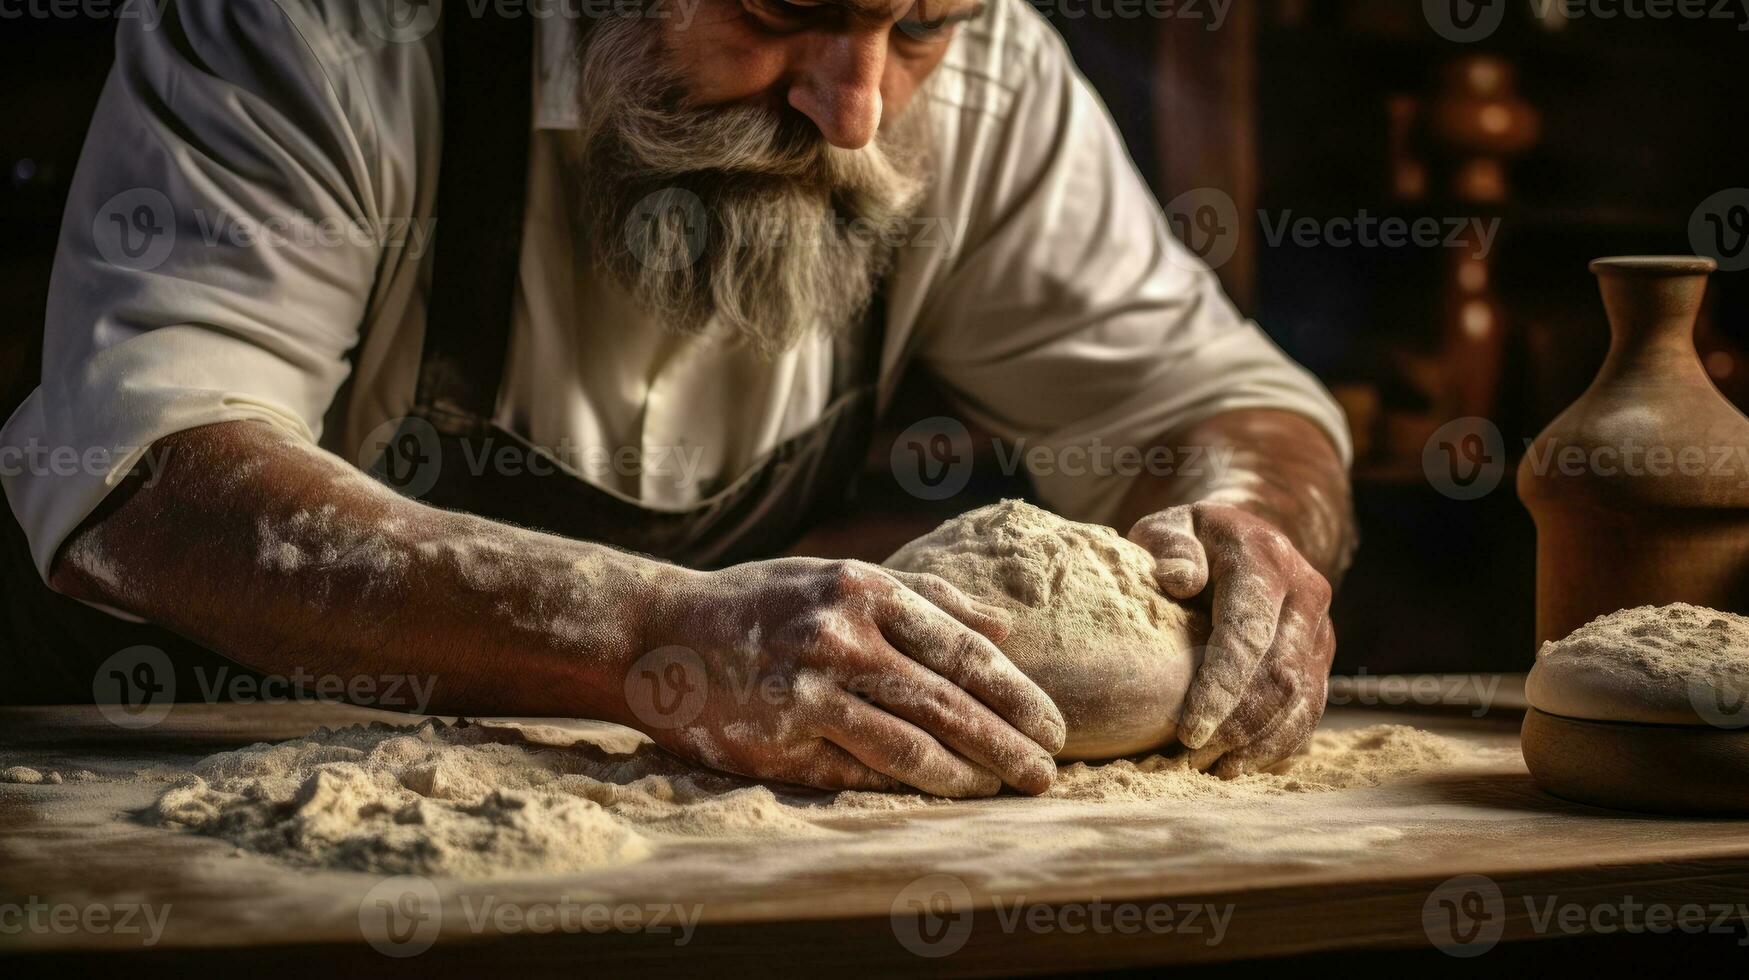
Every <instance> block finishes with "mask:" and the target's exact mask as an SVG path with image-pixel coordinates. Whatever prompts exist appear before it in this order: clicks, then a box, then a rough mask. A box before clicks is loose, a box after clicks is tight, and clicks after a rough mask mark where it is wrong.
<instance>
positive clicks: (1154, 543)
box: [1129, 503, 1336, 778]
mask: <svg viewBox="0 0 1749 980" xmlns="http://www.w3.org/2000/svg"><path fill="white" fill-rule="evenodd" d="M1129 537H1130V540H1132V541H1134V542H1136V543H1137V544H1139V545H1141V546H1142V547H1144V548H1147V549H1148V550H1149V551H1150V552H1152V553H1153V554H1154V556H1155V557H1156V558H1157V559H1158V564H1157V565H1156V566H1155V571H1154V574H1155V578H1156V580H1157V581H1158V583H1159V586H1160V589H1161V591H1163V592H1165V593H1166V594H1167V595H1169V596H1171V597H1172V598H1174V599H1177V600H1179V601H1189V600H1191V599H1194V598H1196V597H1198V596H1203V595H1205V594H1206V595H1207V601H1208V603H1209V604H1210V606H1211V607H1212V611H1213V617H1214V632H1213V633H1212V634H1211V635H1210V637H1209V645H1208V651H1207V655H1206V656H1205V657H1204V659H1203V662H1202V664H1201V665H1200V666H1199V667H1198V668H1197V672H1196V677H1195V678H1194V679H1193V680H1192V682H1191V687H1190V693H1189V695H1188V697H1186V699H1185V702H1184V718H1183V720H1182V723H1181V724H1180V726H1179V740H1180V741H1182V742H1183V743H1184V744H1185V746H1186V747H1187V748H1189V749H1190V750H1191V755H1190V761H1191V764H1192V765H1194V766H1195V767H1196V768H1198V769H1205V770H1212V771H1213V772H1214V773H1215V774H1216V775H1219V776H1222V777H1227V778H1230V777H1233V776H1239V775H1243V774H1244V773H1248V772H1257V771H1260V770H1263V769H1266V768H1268V767H1269V766H1271V765H1273V764H1275V763H1277V762H1279V761H1281V760H1282V759H1285V758H1287V757H1288V756H1289V755H1292V754H1293V753H1294V752H1295V751H1297V750H1298V749H1299V748H1300V747H1301V746H1303V745H1305V744H1306V742H1307V741H1308V740H1309V739H1310V738H1311V736H1312V731H1313V730H1314V729H1315V728H1317V725H1318V720H1319V719H1320V718H1322V717H1323V714H1324V697H1325V689H1326V686H1327V683H1328V677H1329V673H1330V662H1331V660H1332V658H1333V657H1334V656H1335V653H1336V634H1335V632H1334V630H1332V628H1331V626H1330V583H1329V581H1328V580H1327V579H1325V578H1324V576H1323V575H1321V574H1319V572H1318V570H1317V569H1315V568H1313V567H1312V565H1311V563H1310V562H1308V561H1307V560H1306V559H1305V557H1304V556H1302V555H1301V554H1300V552H1299V549H1297V548H1296V547H1294V544H1293V542H1292V541H1290V540H1288V538H1287V536H1286V535H1285V534H1283V533H1282V532H1281V531H1279V530H1277V529H1276V528H1275V527H1274V526H1272V525H1271V524H1270V523H1269V522H1267V521H1265V520H1264V519H1262V518H1260V517H1258V516H1256V515H1254V514H1252V513H1250V512H1248V511H1245V510H1241V509H1239V508H1237V507H1232V506H1227V505H1223V504H1215V503H1198V504H1190V505H1186V506H1180V507H1172V508H1169V509H1167V510H1163V511H1161V512H1159V513H1157V514H1153V515H1151V516H1148V517H1144V518H1142V519H1141V520H1140V521H1138V522H1136V524H1135V526H1134V527H1133V528H1131V530H1130V533H1129Z"/></svg>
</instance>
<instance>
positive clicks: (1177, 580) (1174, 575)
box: [1129, 507, 1209, 601]
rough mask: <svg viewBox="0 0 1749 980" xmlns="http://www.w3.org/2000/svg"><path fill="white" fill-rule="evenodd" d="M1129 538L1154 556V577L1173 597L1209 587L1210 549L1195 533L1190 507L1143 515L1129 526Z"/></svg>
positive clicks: (1180, 597) (1182, 597)
mask: <svg viewBox="0 0 1749 980" xmlns="http://www.w3.org/2000/svg"><path fill="white" fill-rule="evenodd" d="M1129 539H1130V540H1131V541H1134V542H1135V543H1136V544H1139V545H1141V546H1142V547H1143V548H1146V549H1147V550H1148V553H1149V554H1151V555H1153V556H1154V559H1155V564H1154V581H1155V583H1156V584H1157V585H1158V586H1159V588H1160V591H1162V592H1164V593H1166V594H1167V595H1169V596H1171V597H1172V598H1174V599H1178V600H1181V601H1182V600H1185V599H1191V598H1195V597H1196V596H1198V595H1201V594H1202V590H1203V589H1206V588H1208V582H1209V561H1208V552H1207V551H1206V550H1204V548H1203V546H1202V539H1200V538H1198V537H1197V535H1196V522H1195V517H1194V515H1193V514H1192V512H1191V509H1190V508H1189V507H1174V508H1172V509H1171V510H1167V511H1162V512H1161V513H1158V514H1154V515H1151V516H1149V517H1144V518H1142V519H1141V520H1139V521H1137V522H1136V524H1135V526H1134V527H1132V528H1130V533H1129Z"/></svg>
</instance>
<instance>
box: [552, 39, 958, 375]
mask: <svg viewBox="0 0 1749 980" xmlns="http://www.w3.org/2000/svg"><path fill="white" fill-rule="evenodd" d="M580 75H581V86H582V92H583V103H584V108H583V118H582V120H581V122H580V125H579V128H578V134H577V142H576V144H575V147H574V153H575V157H576V159H575V160H574V164H575V167H576V173H577V174H578V179H579V180H580V181H581V194H580V201H581V206H582V209H583V215H582V217H583V219H584V227H585V228H586V229H587V237H588V239H589V242H588V246H587V247H588V248H589V249H590V250H591V253H592V255H591V257H592V259H593V261H594V264H595V267H596V268H598V269H601V270H603V271H605V272H606V273H608V274H609V275H610V276H611V277H612V278H613V280H614V281H615V282H617V283H618V285H619V286H620V287H621V288H622V289H624V290H625V291H626V292H627V293H628V294H629V295H630V296H631V297H632V298H633V300H634V301H635V302H637V303H638V305H639V306H641V307H642V308H644V309H645V310H647V311H648V312H649V313H650V314H652V315H654V316H655V317H657V318H659V319H660V320H661V321H662V322H663V323H664V324H665V325H666V326H667V327H668V328H669V329H671V330H674V331H676V332H679V333H682V334H688V335H698V334H702V333H704V332H706V331H707V329H713V324H714V329H715V330H720V331H721V332H722V333H723V335H724V336H726V337H728V338H731V339H734V340H739V341H741V342H744V343H746V344H747V345H749V346H751V347H752V348H753V349H755V350H757V351H758V352H759V353H760V354H762V355H763V356H766V357H773V356H776V355H777V354H779V353H781V352H783V351H787V350H790V349H792V348H793V347H795V346H796V344H797V343H799V342H800V341H801V340H802V338H803V337H805V336H806V335H807V334H808V333H809V332H811V331H815V330H823V331H832V332H836V331H838V330H841V329H843V328H845V327H846V326H847V325H849V324H852V323H855V322H858V321H859V320H860V319H861V318H862V316H863V314H864V312H865V311H866V310H867V308H868V305H869V302H870V300H871V299H872V298H873V296H874V293H875V290H876V289H877V288H879V285H880V283H881V281H882V280H883V279H884V278H885V276H886V274H887V272H888V271H889V269H890V268H891V266H892V263H893V256H894V253H895V251H896V249H897V248H898V247H900V246H901V245H903V244H904V243H905V242H906V241H907V240H908V238H909V235H910V232H911V219H912V216H913V214H914V213H915V211H916V209H917V207H918V206H919V204H920V203H921V201H922V198H923V192H924V190H925V188H926V186H927V183H928V180H927V162H926V161H927V157H928V153H927V149H928V136H927V133H928V130H927V121H926V118H925V113H924V112H922V111H913V112H907V113H905V114H903V115H902V116H900V117H899V118H898V119H897V120H894V122H893V123H892V124H891V125H889V126H887V127H886V129H885V130H884V131H883V132H882V134H881V135H880V136H879V137H877V139H876V140H875V142H874V143H873V144H871V145H869V146H867V147H864V148H863V149H860V150H843V149H839V148H837V147H833V146H831V145H830V144H828V143H827V142H826V141H825V139H824V138H822V137H821V135H820V133H819V131H818V129H817V128H815V126H814V124H813V123H812V122H811V121H809V120H808V119H807V118H806V117H804V116H802V115H800V114H799V113H798V114H794V115H777V114H774V113H772V112H770V111H768V110H765V109H760V108H754V107H744V106H736V107H730V108H705V109H700V108H689V107H687V106H686V105H685V104H684V100H683V98H682V96H681V95H680V93H681V91H682V88H681V85H680V81H679V79H678V78H677V77H676V75H675V73H674V72H673V71H672V70H670V69H669V68H668V67H667V66H666V64H665V62H664V60H663V58H662V56H661V51H660V36H659V33H658V31H657V28H656V22H654V21H648V20H644V19H641V18H635V17H625V18H615V17H610V18H606V19H604V20H602V21H600V22H598V23H597V24H596V25H595V26H594V27H593V28H592V29H591V31H590V32H589V34H588V35H587V37H586V38H585V40H584V43H583V50H582V57H581V72H580Z"/></svg>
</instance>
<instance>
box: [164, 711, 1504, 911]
mask: <svg viewBox="0 0 1749 980" xmlns="http://www.w3.org/2000/svg"><path fill="white" fill-rule="evenodd" d="M541 735H547V736H548V737H549V738H550V740H551V741H554V742H557V743H559V744H558V745H542V744H538V738H539V737H540V736H541ZM553 736H554V733H551V732H545V731H543V730H542V729H541V728H539V727H527V728H505V727H491V726H485V725H469V724H465V723H464V724H461V725H453V726H446V725H443V724H440V723H437V722H427V723H425V724H423V725H420V726H417V727H391V726H385V725H381V724H376V725H370V726H367V727H355V728H346V729H341V730H338V731H329V730H326V729H324V730H322V731H319V732H317V733H315V734H314V735H311V736H310V737H308V738H303V739H298V740H295V741H290V742H284V743H279V744H274V745H267V744H261V745H254V746H250V747H248V748H245V749H240V750H237V751H233V752H225V753H221V754H219V755H215V756H212V757H210V758H208V759H206V760H204V761H202V762H201V763H199V764H198V765H196V766H195V767H194V770H193V772H191V773H184V774H180V775H178V776H174V777H171V778H173V779H174V780H175V782H176V784H175V785H173V786H172V787H171V788H170V789H168V790H167V791H165V792H164V793H163V794H162V796H160V798H159V799H158V801H157V802H156V803H155V804H154V805H153V806H152V807H151V808H150V809H149V811H148V812H147V813H146V814H145V819H146V820H148V821H149V822H152V823H156V824H159V825H163V826H171V827H184V828H188V829H190V830H193V831H196V832H199V833H202V834H207V835H211V836H215V837H219V838H222V839H224V840H226V841H229V842H231V843H233V844H235V845H237V846H238V847H240V848H243V849H244V850H247V851H254V852H258V853H262V854H266V855H269V856H273V857H276V858H279V859H281V860H284V861H287V862H290V863H293V864H297V865H302V866H306V867H316V868H335V869H350V870H357V871H369V872H377V873H416V874H432V875H453V876H457V877H464V878H478V877H491V876H500V875H521V874H560V873H567V872H578V871H584V870H591V869H599V868H607V867H613V866H616V865H624V864H628V863H632V862H636V861H639V860H641V859H643V858H645V857H647V856H649V855H650V854H652V853H654V852H655V851H656V850H657V849H659V848H661V847H662V846H663V845H665V844H670V843H680V842H687V841H693V842H702V841H737V840H754V841H757V840H772V839H779V840H798V841H800V840H808V841H829V842H834V843H837V844H843V845H848V846H852V847H855V846H857V845H858V838H857V836H856V835H855V834H854V833H852V832H851V830H850V828H849V827H848V826H847V825H848V824H854V823H855V822H856V821H857V820H864V821H866V820H879V819H883V814H888V813H893V812H895V811H907V810H918V809H922V808H928V807H952V806H962V805H965V804H958V803H949V802H947V801H943V800H938V799H934V798H930V797H923V796H904V795H889V794H879V793H838V794H831V793H813V792H809V791H805V790H796V789H790V788H786V787H775V786H771V785H767V784H762V783H758V782H755V781H752V780H746V779H741V778H738V777H733V776H727V775H721V774H717V773H710V772H704V771H701V770H699V769H696V768H694V767H692V766H690V765H688V764H686V763H684V762H682V761H680V760H679V759H677V758H675V757H673V756H670V755H668V754H667V753H665V752H662V751H661V750H660V749H657V748H655V747H654V746H652V745H649V744H647V743H643V744H640V741H639V740H638V739H637V738H630V739H623V738H622V739H620V740H618V741H617V742H615V741H614V740H612V739H606V740H602V739H597V740H595V741H596V743H597V744H590V743H588V742H584V743H578V744H570V741H569V740H568V739H566V738H563V737H553ZM603 745H606V746H607V747H606V748H604V747H602V746H603ZM1471 751H1474V750H1468V749H1464V748H1463V747H1461V746H1460V745H1459V744H1458V743H1455V742H1451V741H1448V740H1446V739H1443V738H1440V737H1439V736H1436V735H1431V734H1429V733H1426V732H1421V731H1417V730H1415V729H1412V728H1404V727H1401V726H1377V727H1373V728H1367V729H1362V730H1359V731H1352V732H1340V733H1325V734H1320V735H1318V736H1317V737H1316V739H1315V740H1314V742H1313V744H1312V745H1311V746H1310V747H1309V749H1308V751H1307V752H1306V753H1303V754H1302V755H1300V756H1297V757H1296V758H1295V759H1294V760H1293V761H1292V762H1290V763H1289V764H1288V765H1287V767H1286V769H1285V771H1284V772H1280V773H1263V774H1256V775H1251V776H1246V777H1243V778H1241V779H1238V780H1233V781H1230V782H1228V781H1222V780H1219V779H1216V778H1214V777H1212V776H1208V775H1205V774H1203V773H1198V772H1196V771H1194V770H1191V769H1189V768H1187V767H1185V766H1184V765H1183V763H1182V761H1181V760H1175V759H1171V758H1164V757H1152V758H1146V759H1141V760H1125V761H1118V762H1112V763H1107V764H1103V765H1088V764H1085V763H1077V764H1075V765H1072V766H1069V767H1066V768H1064V769H1063V770H1062V772H1061V777H1060V778H1059V781H1058V784H1057V786H1056V787H1055V788H1054V789H1053V790H1052V791H1051V792H1050V794H1049V795H1048V798H1047V800H1045V801H1041V802H1039V803H1036V804H1035V803H1033V802H1032V801H1028V800H1025V799H1014V800H996V801H983V802H982V803H981V804H979V805H982V806H985V807H989V806H998V807H1005V808H1014V809H1017V808H1025V807H1028V806H1033V807H1061V806H1079V807H1086V808H1088V809H1089V812H1090V814H1091V815H1093V816H1094V817H1097V816H1098V814H1099V811H1100V808H1101V806H1103V805H1116V804H1132V805H1133V804H1137V803H1150V801H1152V803H1158V804H1159V805H1162V806H1166V805H1170V804H1171V803H1173V802H1195V801H1208V802H1210V803H1214V802H1219V801H1231V800H1249V801H1257V802H1266V801H1267V800H1268V799H1269V798H1271V797H1288V796H1292V795H1295V794H1304V793H1316V792H1328V791H1333V790H1342V789H1350V788H1359V787H1368V786H1375V785H1379V784H1381V783H1384V782H1388V781H1393V780H1398V779H1402V778H1405V777H1408V776H1411V775H1413V774H1415V773H1417V772H1421V771H1424V770H1428V769H1433V768H1439V767H1448V766H1451V765H1453V764H1455V763H1458V762H1461V761H1462V759H1461V758H1460V757H1461V756H1462V755H1463V754H1464V753H1465V752H1471ZM1022 822H1023V821H1022Z"/></svg>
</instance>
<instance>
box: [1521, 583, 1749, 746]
mask: <svg viewBox="0 0 1749 980" xmlns="http://www.w3.org/2000/svg"><path fill="white" fill-rule="evenodd" d="M1525 694H1526V696H1527V697H1528V698H1529V699H1530V703H1531V704H1532V705H1534V706H1535V707H1537V708H1539V709H1541V710H1543V711H1546V712H1550V713H1552V714H1558V715H1565V716H1567V717H1572V718H1584V719H1590V720H1597V721H1624V722H1645V723H1653V724H1703V723H1727V724H1729V723H1730V722H1731V721H1732V719H1730V718H1726V717H1723V716H1724V715H1729V714H1735V713H1736V712H1737V711H1738V710H1739V709H1741V708H1742V707H1743V706H1742V701H1743V699H1744V697H1745V696H1749V617H1744V616H1738V615H1736V614H1734V613H1728V612H1719V611H1718V610H1716V609H1708V608H1706V607H1704V606H1691V605H1688V604H1686V603H1676V604H1674V605H1668V606H1640V607H1638V608H1635V609H1623V610H1620V611H1619V612H1613V613H1610V614H1609V615H1607V616H1599V617H1598V618H1597V619H1594V620H1592V621H1591V622H1589V623H1587V624H1585V625H1584V626H1581V627H1579V628H1578V629H1577V630H1574V631H1573V633H1572V634H1571V635H1569V636H1568V637H1566V638H1565V639H1562V640H1557V641H1554V642H1551V643H1545V644H1543V648H1542V650H1541V651H1540V652H1539V653H1538V654H1537V662H1536V666H1535V667H1534V668H1533V669H1532V670H1531V673H1530V677H1529V678H1528V679H1527V681H1526V684H1525ZM1741 724H1745V725H1749V717H1743V718H1741ZM1731 727H1740V726H1738V725H1735V724H1732V725H1731Z"/></svg>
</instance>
